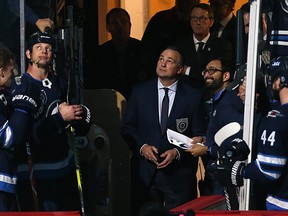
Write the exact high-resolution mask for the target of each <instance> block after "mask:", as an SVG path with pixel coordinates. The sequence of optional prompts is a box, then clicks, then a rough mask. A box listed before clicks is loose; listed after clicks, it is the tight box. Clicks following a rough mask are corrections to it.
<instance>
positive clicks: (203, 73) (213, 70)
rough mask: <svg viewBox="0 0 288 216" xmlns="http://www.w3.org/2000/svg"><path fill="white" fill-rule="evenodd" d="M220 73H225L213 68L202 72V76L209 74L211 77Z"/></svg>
mask: <svg viewBox="0 0 288 216" xmlns="http://www.w3.org/2000/svg"><path fill="white" fill-rule="evenodd" d="M217 71H220V72H223V70H220V69H217V68H214V67H211V68H205V70H203V71H202V76H204V75H205V74H206V73H208V74H209V75H212V74H214V73H215V72H217Z"/></svg>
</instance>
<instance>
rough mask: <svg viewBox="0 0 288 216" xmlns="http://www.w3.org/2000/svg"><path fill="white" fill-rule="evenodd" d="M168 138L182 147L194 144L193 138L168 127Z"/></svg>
mask: <svg viewBox="0 0 288 216" xmlns="http://www.w3.org/2000/svg"><path fill="white" fill-rule="evenodd" d="M167 139H168V141H169V142H170V143H171V144H173V145H176V146H178V147H180V148H182V149H188V148H190V147H191V146H192V144H191V142H192V139H191V138H189V137H187V136H185V135H183V134H181V133H178V132H176V131H173V130H171V129H167Z"/></svg>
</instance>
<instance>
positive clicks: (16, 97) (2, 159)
mask: <svg viewBox="0 0 288 216" xmlns="http://www.w3.org/2000/svg"><path fill="white" fill-rule="evenodd" d="M16 72H17V71H15V57H14V55H13V54H12V53H11V52H10V51H9V50H8V49H6V48H0V131H1V133H0V144H1V148H0V211H12V210H13V206H15V205H16V202H15V201H16V193H15V192H16V182H17V170H16V168H17V166H16V161H15V151H16V149H18V148H19V147H20V145H22V144H23V142H25V141H26V140H27V138H28V136H27V134H28V133H29V130H30V129H31V125H32V122H33V119H34V117H33V116H34V115H36V113H37V112H38V111H39V107H40V104H41V100H40V98H41V96H40V94H41V92H40V88H38V86H37V85H35V84H33V83H31V84H29V85H27V86H25V87H23V88H22V87H20V88H18V87H19V86H16V88H14V91H13V94H12V95H10V88H11V83H12V80H13V78H14V76H15V75H17V73H16ZM26 98H27V99H28V100H26Z"/></svg>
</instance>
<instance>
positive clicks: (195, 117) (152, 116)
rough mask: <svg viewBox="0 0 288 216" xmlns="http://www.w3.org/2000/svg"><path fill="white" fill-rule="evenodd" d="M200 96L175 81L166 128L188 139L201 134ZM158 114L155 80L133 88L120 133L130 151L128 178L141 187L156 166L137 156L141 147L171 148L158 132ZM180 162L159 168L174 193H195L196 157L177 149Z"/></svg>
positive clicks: (150, 176)
mask: <svg viewBox="0 0 288 216" xmlns="http://www.w3.org/2000/svg"><path fill="white" fill-rule="evenodd" d="M201 100H202V95H201V93H200V92H199V91H198V90H195V89H193V88H192V87H190V86H189V85H187V84H185V83H182V82H178V87H177V92H176V95H175V100H174V103H173V107H172V110H171V112H170V116H169V119H168V124H167V125H168V128H170V129H172V130H175V131H178V132H181V133H182V134H184V135H186V136H188V137H192V136H196V135H202V134H203V132H204V133H205V128H204V114H203V108H202V105H203V102H202V101H201ZM158 116H159V114H158V89H157V79H152V80H150V81H148V82H146V83H144V84H142V85H139V86H137V87H136V88H135V89H134V90H133V92H132V94H131V97H130V100H129V102H128V106H127V110H126V113H125V116H124V119H123V123H122V127H121V133H122V135H123V137H124V139H125V140H126V142H127V143H128V145H129V146H130V148H131V150H132V151H133V156H132V159H131V160H132V164H131V166H132V176H133V178H138V180H139V181H140V182H142V185H141V186H143V185H146V186H148V185H149V184H150V183H151V179H152V177H153V174H154V172H155V171H156V166H155V164H154V163H152V162H150V161H148V160H146V159H144V157H143V156H142V155H140V148H141V147H142V146H143V144H145V143H147V144H149V145H153V146H156V147H157V148H158V150H159V153H160V154H161V153H163V152H165V151H166V150H169V149H173V148H175V147H176V146H174V145H172V144H170V143H169V142H168V140H167V135H166V133H161V129H160V124H159V117H158ZM178 150H179V152H180V154H181V156H180V160H176V159H175V160H173V162H172V163H171V164H169V165H168V167H166V168H164V169H161V172H163V174H164V175H165V177H166V178H167V181H168V183H169V185H170V186H171V189H172V190H174V191H177V190H183V189H187V190H188V189H189V190H191V187H194V190H195V191H196V187H197V182H196V175H195V174H196V171H197V166H198V158H197V157H193V156H191V155H190V154H188V153H186V152H185V151H184V150H183V149H180V148H179V149H178Z"/></svg>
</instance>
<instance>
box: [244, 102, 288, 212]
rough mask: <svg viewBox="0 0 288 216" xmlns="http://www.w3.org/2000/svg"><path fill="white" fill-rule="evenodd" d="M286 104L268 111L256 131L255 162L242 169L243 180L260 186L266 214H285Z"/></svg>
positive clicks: (287, 198) (287, 193)
mask: <svg viewBox="0 0 288 216" xmlns="http://www.w3.org/2000/svg"><path fill="white" fill-rule="evenodd" d="M287 141H288V104H285V105H282V106H279V107H278V108H277V110H271V111H269V112H268V114H267V116H266V117H265V118H263V119H262V120H261V123H260V125H259V128H258V130H257V142H258V143H257V145H258V152H257V159H256V160H255V161H254V162H252V163H250V164H248V165H247V166H246V167H245V169H244V178H249V179H252V180H256V181H260V182H263V183H264V184H265V185H266V186H267V187H265V188H266V190H267V192H268V195H267V199H266V207H267V209H269V210H288V163H287V158H288V144H287Z"/></svg>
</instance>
